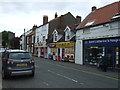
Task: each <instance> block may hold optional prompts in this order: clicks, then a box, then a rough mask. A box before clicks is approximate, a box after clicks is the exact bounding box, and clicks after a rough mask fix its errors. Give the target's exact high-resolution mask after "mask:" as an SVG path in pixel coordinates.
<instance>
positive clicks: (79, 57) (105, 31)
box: [75, 21, 120, 64]
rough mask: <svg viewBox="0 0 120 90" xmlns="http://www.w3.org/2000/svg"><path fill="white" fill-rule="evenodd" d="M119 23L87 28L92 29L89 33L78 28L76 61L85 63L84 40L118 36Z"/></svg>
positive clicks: (119, 34) (119, 30)
mask: <svg viewBox="0 0 120 90" xmlns="http://www.w3.org/2000/svg"><path fill="white" fill-rule="evenodd" d="M119 23H120V21H119V22H118V21H116V22H111V23H107V24H104V25H99V26H95V27H91V28H89V29H87V30H90V32H87V33H83V29H81V30H78V31H77V32H76V46H75V63H76V64H82V63H83V48H82V47H83V46H82V44H81V43H82V41H83V40H89V39H97V38H108V37H118V36H120V33H118V32H120V26H119Z"/></svg>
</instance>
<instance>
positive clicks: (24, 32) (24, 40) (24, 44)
mask: <svg viewBox="0 0 120 90" xmlns="http://www.w3.org/2000/svg"><path fill="white" fill-rule="evenodd" d="M24 50H26V40H25V29H24Z"/></svg>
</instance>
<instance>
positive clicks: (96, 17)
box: [77, 1, 120, 29]
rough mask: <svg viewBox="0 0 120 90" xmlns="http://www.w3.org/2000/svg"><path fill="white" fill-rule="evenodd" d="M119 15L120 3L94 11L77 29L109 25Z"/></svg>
mask: <svg viewBox="0 0 120 90" xmlns="http://www.w3.org/2000/svg"><path fill="white" fill-rule="evenodd" d="M118 13H120V1H119V2H114V3H112V4H109V5H107V6H104V7H102V8H99V9H96V10H95V11H92V12H91V13H90V14H89V15H88V16H87V17H86V18H85V19H84V20H83V22H82V23H81V24H79V25H78V27H77V29H82V28H84V27H88V26H95V25H99V24H102V23H107V22H109V21H110V20H111V19H112V17H113V16H115V15H116V14H118Z"/></svg>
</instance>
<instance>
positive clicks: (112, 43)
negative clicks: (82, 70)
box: [84, 38, 120, 46]
mask: <svg viewBox="0 0 120 90" xmlns="http://www.w3.org/2000/svg"><path fill="white" fill-rule="evenodd" d="M118 44H119V45H120V38H113V39H112V38H110V39H101V40H87V41H84V45H86V46H90V45H98V46H101V45H102V46H118Z"/></svg>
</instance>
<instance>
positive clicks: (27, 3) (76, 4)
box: [0, 0, 119, 36]
mask: <svg viewBox="0 0 120 90" xmlns="http://www.w3.org/2000/svg"><path fill="white" fill-rule="evenodd" d="M116 1H119V0H0V32H2V31H3V30H6V31H12V32H14V33H15V35H16V36H20V35H21V34H23V32H24V28H25V29H26V31H27V30H30V29H31V28H32V26H33V25H34V24H36V25H37V26H40V25H42V23H43V15H48V20H51V19H53V18H54V15H55V12H57V14H58V16H60V15H64V14H66V13H67V12H71V14H72V15H73V16H74V17H76V16H77V15H79V16H81V17H82V20H83V19H84V18H85V17H86V16H87V15H88V14H89V13H90V12H91V7H92V6H96V7H97V8H100V7H103V6H105V5H108V4H111V3H113V2H116Z"/></svg>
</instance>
